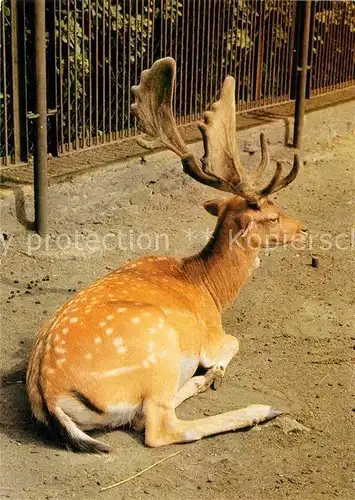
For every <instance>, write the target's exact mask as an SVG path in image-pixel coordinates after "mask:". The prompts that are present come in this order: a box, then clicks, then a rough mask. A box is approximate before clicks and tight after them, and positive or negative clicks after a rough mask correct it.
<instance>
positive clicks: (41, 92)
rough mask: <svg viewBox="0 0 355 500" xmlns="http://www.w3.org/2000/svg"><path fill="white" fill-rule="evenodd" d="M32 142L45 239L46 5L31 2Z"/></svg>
mask: <svg viewBox="0 0 355 500" xmlns="http://www.w3.org/2000/svg"><path fill="white" fill-rule="evenodd" d="M34 18H35V64H36V114H37V115H38V117H37V120H36V143H35V154H34V162H33V166H34V198H35V228H36V232H37V233H38V234H39V235H41V236H45V235H46V234H47V228H48V203H47V195H48V180H47V85H46V26H45V24H46V2H45V0H35V2H34Z"/></svg>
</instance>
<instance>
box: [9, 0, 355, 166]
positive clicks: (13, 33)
mask: <svg viewBox="0 0 355 500" xmlns="http://www.w3.org/2000/svg"><path fill="white" fill-rule="evenodd" d="M302 3H303V2H301V1H299V2H296V1H291V0H264V1H261V0H180V1H179V0H51V1H47V2H46V35H47V46H46V48H47V50H46V53H47V58H46V59H47V60H46V63H47V105H48V119H47V125H48V152H50V153H52V155H59V154H63V153H66V152H69V151H75V150H77V151H80V150H83V149H86V148H90V147H91V146H97V145H101V144H107V143H110V142H114V141H117V140H119V139H121V138H123V137H129V136H134V135H135V134H136V133H137V129H136V126H135V121H134V118H133V116H132V114H131V112H130V101H131V96H130V87H131V86H132V85H134V84H136V83H137V81H138V79H139V75H140V72H141V71H142V69H144V68H147V67H149V66H150V65H151V64H152V62H153V61H154V60H156V59H158V58H159V57H163V56H166V55H170V56H172V57H174V58H175V59H176V61H177V68H178V73H177V89H176V96H175V101H174V106H175V110H176V114H177V117H178V123H180V124H183V123H189V122H193V121H196V120H199V119H200V118H201V116H202V113H203V111H204V110H205V109H206V108H208V106H209V105H210V104H211V103H212V102H213V101H214V100H215V99H216V98H217V97H218V91H219V88H220V86H221V82H222V81H223V79H224V78H225V76H226V75H227V74H232V75H233V76H234V77H235V79H236V83H237V110H238V112H241V111H245V110H253V109H257V108H263V107H265V106H268V105H271V104H275V103H280V102H287V101H290V100H292V99H294V96H295V81H296V74H297V69H298V68H297V65H298V54H299V51H300V47H299V45H300V43H299V40H300V39H301V35H302V30H304V29H308V30H309V31H308V32H307V36H309V40H310V53H309V63H310V67H311V71H310V74H309V79H308V96H309V97H310V96H311V95H317V94H320V93H326V92H332V91H334V90H336V89H339V88H344V87H347V86H351V85H354V84H355V3H354V2H352V1H313V2H312V13H311V22H310V26H309V28H308V27H306V28H305V26H304V25H302V22H301V21H302V20H301V18H300V8H302V5H301V4H302ZM0 4H1V3H0ZM1 5H2V8H1V83H0V111H1V116H0V155H1V157H2V163H3V164H5V165H6V164H7V165H8V164H11V163H15V164H16V163H19V162H20V161H25V162H26V161H28V160H29V159H30V157H31V155H32V154H33V148H34V130H35V120H36V119H37V115H36V109H35V90H36V89H35V71H34V67H35V64H34V63H35V62H37V64H40V63H41V61H35V60H34V58H35V56H34V54H35V51H34V33H33V26H34V8H33V0H5V1H3V2H2V4H1ZM303 34H304V33H303Z"/></svg>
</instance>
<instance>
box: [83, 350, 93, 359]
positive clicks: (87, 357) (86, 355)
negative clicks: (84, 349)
mask: <svg viewBox="0 0 355 500" xmlns="http://www.w3.org/2000/svg"><path fill="white" fill-rule="evenodd" d="M84 358H85V359H92V354H91V353H90V352H88V353H87V354H85V356H84Z"/></svg>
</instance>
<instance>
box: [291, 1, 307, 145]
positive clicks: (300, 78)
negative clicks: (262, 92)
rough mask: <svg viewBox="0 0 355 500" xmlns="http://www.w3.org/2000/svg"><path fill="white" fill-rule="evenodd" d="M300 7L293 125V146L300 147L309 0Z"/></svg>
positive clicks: (305, 83)
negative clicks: (298, 50)
mask: <svg viewBox="0 0 355 500" xmlns="http://www.w3.org/2000/svg"><path fill="white" fill-rule="evenodd" d="M299 5H300V8H302V9H303V27H302V32H301V51H300V62H301V65H300V68H297V69H298V72H297V87H296V104H295V126H294V135H293V145H294V147H296V148H298V149H301V148H302V139H303V137H302V136H303V125H304V107H305V99H306V85H307V72H308V69H309V68H308V46H309V38H310V23H311V0H306V1H305V2H301V3H300V4H299Z"/></svg>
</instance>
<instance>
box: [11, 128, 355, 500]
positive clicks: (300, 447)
mask: <svg viewBox="0 0 355 500" xmlns="http://www.w3.org/2000/svg"><path fill="white" fill-rule="evenodd" d="M306 151H307V155H308V161H307V164H306V166H305V167H304V168H303V170H302V172H301V173H300V175H299V178H298V179H297V181H295V182H294V184H293V185H292V186H290V187H289V188H288V189H286V190H284V191H283V192H282V193H280V195H279V196H278V200H279V201H280V202H281V203H282V204H283V206H284V207H285V208H286V209H287V210H288V212H289V213H290V214H291V215H292V214H293V215H294V216H297V217H298V218H300V219H302V220H304V221H305V222H306V223H307V225H308V227H309V229H310V232H311V235H312V246H311V245H309V246H308V247H307V248H303V249H295V248H287V249H278V250H276V251H272V252H271V254H270V255H263V256H262V265H261V268H260V269H259V270H257V271H256V272H255V274H254V276H253V278H252V279H251V280H250V282H249V283H248V285H247V286H246V287H245V289H244V290H243V292H242V293H241V295H240V297H239V299H238V300H237V301H236V302H235V303H234V305H233V307H232V308H231V309H230V310H229V311H227V312H226V313H225V315H224V325H225V330H226V332H228V333H230V334H233V335H235V336H237V337H238V339H239V340H240V344H241V350H240V353H239V354H238V356H237V357H236V358H235V360H234V361H233V362H232V363H231V365H230V367H229V369H228V370H227V375H226V377H225V380H224V382H223V384H222V386H221V387H220V388H219V389H218V390H217V391H208V392H206V393H204V394H202V395H199V396H197V397H195V398H193V399H191V400H189V401H187V402H185V403H184V404H183V405H182V406H181V407H180V409H179V411H178V414H179V416H180V417H183V418H186V419H189V418H194V417H198V416H199V417H200V416H203V415H212V414H216V413H219V412H223V411H229V410H232V409H234V408H237V407H243V406H246V405H247V404H250V403H265V404H271V405H273V406H275V407H277V408H280V409H282V410H284V411H285V412H287V415H286V416H284V417H279V418H278V419H276V420H275V421H273V422H271V423H268V424H266V425H262V426H257V427H255V428H253V429H250V430H247V431H244V432H234V433H229V434H224V435H220V436H216V437H213V438H209V439H205V440H202V441H200V442H197V443H193V444H187V445H176V446H170V447H167V448H161V449H148V448H146V447H145V446H144V444H143V443H142V437H141V436H140V435H138V434H135V433H133V432H131V431H127V430H122V431H115V432H111V433H99V436H100V439H101V440H103V441H105V442H107V443H109V444H111V445H112V446H113V447H115V448H116V449H117V453H116V454H114V455H112V456H109V457H97V456H91V455H83V454H82V455H81V454H74V453H72V452H68V451H66V450H65V449H63V448H61V447H60V445H59V443H58V442H56V441H55V440H54V439H53V438H52V437H51V436H48V435H44V434H43V431H42V430H41V429H40V428H39V427H38V426H36V425H35V424H34V422H33V421H32V420H31V417H30V413H29V408H28V403H27V400H26V392H25V386H24V384H23V370H24V366H25V363H26V360H27V358H28V354H29V350H30V348H31V346H32V344H33V340H34V337H35V334H36V332H37V330H38V329H39V327H40V325H41V324H42V323H43V322H44V321H45V319H46V318H48V317H49V316H50V314H51V313H52V312H53V311H54V310H55V309H56V308H57V307H58V306H59V305H60V304H62V303H63V302H64V301H65V300H66V299H67V298H68V297H70V296H71V295H73V293H75V290H79V289H82V288H84V286H86V285H87V284H88V283H90V282H92V281H93V280H94V279H96V278H98V277H100V276H103V275H104V274H106V273H108V272H109V270H111V269H114V268H116V267H118V266H119V265H120V263H122V262H123V261H125V260H129V259H132V258H135V257H137V256H138V255H141V254H144V253H146V252H144V251H143V250H142V249H141V248H138V246H139V245H138V244H137V235H138V234H139V232H140V231H143V232H145V233H147V234H149V235H154V234H158V233H164V234H166V235H167V237H168V241H169V248H164V242H163V243H161V245H160V248H159V250H158V252H157V253H162V254H170V255H181V256H182V255H187V254H189V253H192V252H193V251H196V250H197V249H198V248H200V247H201V245H202V244H203V243H204V241H205V238H206V234H207V232H208V230H211V229H212V227H213V223H214V221H213V218H212V217H210V216H209V215H208V214H205V213H204V211H203V209H202V208H201V202H202V201H203V200H205V199H208V198H211V195H212V196H213V194H212V191H211V190H209V189H208V188H203V187H200V186H199V185H198V184H197V183H194V182H193V181H192V180H190V179H185V178H184V177H183V176H182V175H181V174H180V173H179V172H180V170H181V169H180V167H179V165H178V163H177V162H176V161H175V160H174V161H175V163H174V161H173V160H172V167H171V168H170V167H169V168H170V170H169V169H167V175H166V178H165V179H164V181H161V180H159V181H157V180H156V178H155V177H154V173H152V175H151V178H150V179H149V175H150V174H148V177H147V174H145V177H144V179H143V177H142V179H140V180H139V181H137V182H138V183H139V186H138V187H139V189H138V191H137V192H136V193H135V194H134V196H131V195H130V193H129V189H128V188H127V189H126V188H125V185H124V183H125V179H126V178H127V179H128V177H129V176H130V175H132V170H131V171H130V172H131V173H130V172H128V171H127V169H126V170H124V169H123V170H122V172H121V171H120V167H117V166H116V167H109V168H108V169H106V170H105V171H102V172H95V173H92V174H86V175H85V176H83V177H80V178H78V179H76V180H75V181H72V182H67V183H64V184H61V185H54V186H52V187H51V189H50V196H51V205H52V210H51V228H52V229H51V236H52V239H51V243H49V244H48V247H47V248H46V247H45V246H44V245H42V247H41V248H37V249H36V245H37V243H38V241H37V239H35V237H33V236H31V235H30V234H29V233H27V231H26V229H25V228H24V227H23V226H21V225H20V223H19V222H18V221H17V218H19V219H21V220H22V224H23V225H26V220H25V215H26V217H27V218H29V219H31V217H32V214H31V210H30V205H29V200H28V199H26V198H25V200H24V201H25V205H24V206H23V205H22V204H21V203H22V202H21V197H18V199H17V204H16V207H15V203H13V202H12V201H11V200H10V202H9V199H7V200H5V202H4V203H3V205H4V207H3V209H4V210H3V214H2V231H3V232H4V234H3V240H2V253H3V267H2V299H3V300H2V336H1V342H2V348H1V371H2V373H1V375H2V381H3V386H2V389H1V390H2V395H1V407H2V408H1V452H2V453H1V473H2V474H1V475H2V493H1V498H11V499H14V500H21V499H33V500H42V499H69V498H77V499H83V500H84V499H95V500H96V499H103V500H105V499H107V500H112V499H127V500H128V499H141V498H143V499H144V498H162V499H165V498H166V499H181V498H184V499H196V498H198V499H200V498H201V499H202V498H209V497H210V498H213V499H236V498H240V499H253V500H261V499H283V498H291V499H304V500H305V499H308V500H316V499H318V498H322V499H327V500H328V499H332V498H340V499H344V500H346V499H350V498H354V489H353V486H354V483H353V482H352V481H353V479H352V475H351V474H352V471H351V466H352V462H353V458H354V456H353V455H352V453H353V452H352V444H351V442H352V437H354V436H353V435H352V433H353V428H351V423H352V420H353V419H354V416H355V414H354V407H353V406H354V401H353V400H352V398H351V396H353V394H351V392H354V386H353V385H352V382H351V376H352V367H351V363H352V360H351V357H352V356H353V350H352V349H353V347H352V341H353V340H354V339H355V328H354V326H355V324H354V317H355V314H354V312H355V310H354V302H355V297H354V295H355V294H354V281H353V280H354V274H355V267H354V246H355V234H354V229H353V228H354V227H355V221H354V205H355V199H354V187H355V180H354V165H355V136H354V134H353V133H352V134H351V133H350V134H349V135H347V136H346V137H342V138H340V137H338V138H335V139H334V140H333V141H331V142H329V141H325V142H318V143H316V141H314V139H312V140H309V141H307V140H306ZM169 158H170V157H169ZM135 168H136V170H135V171H134V172H135V175H136V176H137V178H138V179H139V176H140V175H143V174H141V173H140V172H141V171H144V172H149V170H148V169H149V163H148V164H146V165H143V166H140V165H137V166H136V167H135ZM142 169H143V170H142ZM125 176H126V177H125ZM117 193H118V194H117ZM23 209H25V210H26V211H27V213H26V214H25V212H24V210H23ZM16 214H17V216H16ZM120 231H122V232H121V233H120ZM352 231H353V233H352ZM108 232H113V234H114V235H115V236H116V237H117V235H118V234H120V235H121V240H122V241H121V242H120V244H119V245H118V247H117V245H116V247H115V248H113V249H103V248H101V246H99V248H97V247H96V246H95V245H94V244H92V243H91V244H90V245H91V247H90V245H89V243H88V242H89V240H90V238H94V236H93V235H96V236H95V238H97V237H99V238H101V240H102V237H103V236H104V235H105V234H106V233H108ZM63 233H65V234H66V235H67V237H62V236H60V235H62V234H63ZM322 234H323V235H327V236H326V238H327V240H326V241H327V242H329V243H330V244H328V245H327V246H328V247H330V248H324V247H325V246H326V245H325V243H323V244H322V243H321V240H320V235H322ZM90 235H91V236H90ZM129 235H131V236H129ZM338 235H339V236H338ZM75 236H76V237H77V238H79V240H80V245H78V244H76V245H74V243H73V241H74V237H75ZM337 236H338V239H336V238H337ZM60 238H64V239H63V241H61V239H60ZM65 238H66V239H65ZM68 238H69V240H70V244H68V241H69V240H68ZM129 238H131V243H130V240H129ZM101 240H100V241H101ZM58 241H59V243H58ZM164 241H165V243H166V240H164ZM116 243H117V239H116ZM59 244H61V245H62V247H65V246H66V245H67V246H66V248H63V249H62V250H60V249H59V248H58V245H59ZM79 246H80V248H79ZM165 246H166V245H165ZM150 253H155V252H153V251H150ZM312 255H313V256H316V257H317V258H318V263H319V266H318V268H314V267H312V266H311V260H312ZM297 422H298V423H299V424H302V425H300V426H298V425H297ZM303 426H304V427H306V429H305V428H304V427H303ZM175 451H179V452H180V454H179V455H177V456H175V457H173V458H171V459H170V460H167V461H166V462H164V463H162V464H160V465H158V466H157V467H155V468H154V469H152V470H150V471H148V472H147V473H145V474H144V475H142V476H141V477H138V478H136V479H134V480H133V481H131V482H128V483H126V484H124V485H122V486H119V487H117V488H114V489H112V490H109V491H105V492H100V489H101V488H103V487H105V486H107V485H110V484H112V483H114V482H116V481H119V480H121V479H123V478H125V477H127V476H130V475H131V474H134V473H136V472H138V471H139V470H141V469H144V468H145V467H147V466H149V465H151V464H153V463H154V462H156V461H158V460H159V459H161V458H163V457H165V456H167V455H169V454H171V453H173V452H175Z"/></svg>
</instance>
